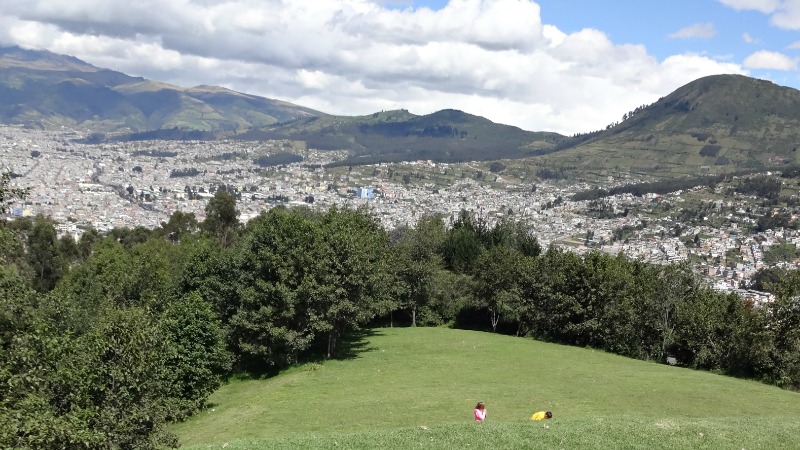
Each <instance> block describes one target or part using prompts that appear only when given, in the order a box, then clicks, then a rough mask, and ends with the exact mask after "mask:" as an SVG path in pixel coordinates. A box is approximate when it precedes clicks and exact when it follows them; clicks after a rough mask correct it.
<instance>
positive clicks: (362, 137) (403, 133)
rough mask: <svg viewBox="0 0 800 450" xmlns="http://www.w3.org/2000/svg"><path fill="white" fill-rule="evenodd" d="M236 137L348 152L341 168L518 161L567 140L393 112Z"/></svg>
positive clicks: (456, 115)
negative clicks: (418, 162) (396, 163)
mask: <svg viewBox="0 0 800 450" xmlns="http://www.w3.org/2000/svg"><path fill="white" fill-rule="evenodd" d="M237 137H238V138H240V139H290V140H302V141H305V142H306V143H307V144H308V146H309V147H311V148H316V149H321V150H342V149H345V150H350V151H351V153H352V154H353V157H352V158H350V159H348V160H347V161H344V162H343V163H342V164H343V165H356V164H372V163H376V162H394V161H413V160H428V159H430V160H433V161H441V162H460V161H475V160H490V159H501V158H520V157H525V156H530V155H532V154H536V153H537V152H538V151H541V150H542V149H550V148H552V147H553V146H554V145H556V144H559V143H561V142H564V141H565V140H566V139H567V138H566V137H564V136H562V135H560V134H558V133H549V132H532V131H525V130H522V129H520V128H517V127H514V126H509V125H501V124H497V123H494V122H492V121H490V120H488V119H485V118H483V117H480V116H474V115H471V114H467V113H465V112H462V111H457V110H453V109H446V110H442V111H438V112H435V113H432V114H428V115H424V116H417V115H414V114H411V113H409V112H408V111H405V110H398V111H388V112H380V113H374V114H372V115H368V116H353V117H347V116H325V117H313V118H308V119H302V120H298V121H295V122H292V123H287V124H278V125H275V126H269V127H262V128H260V129H257V130H252V131H250V132H248V133H244V134H241V135H238V136H237Z"/></svg>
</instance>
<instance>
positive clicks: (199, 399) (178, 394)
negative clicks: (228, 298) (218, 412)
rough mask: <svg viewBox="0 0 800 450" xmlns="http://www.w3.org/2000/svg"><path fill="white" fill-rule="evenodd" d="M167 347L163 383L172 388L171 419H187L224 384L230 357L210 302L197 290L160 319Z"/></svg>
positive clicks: (177, 302) (170, 395)
mask: <svg viewBox="0 0 800 450" xmlns="http://www.w3.org/2000/svg"><path fill="white" fill-rule="evenodd" d="M161 327H162V328H163V330H164V333H165V339H167V340H168V341H169V342H170V345H169V348H168V349H167V350H168V352H167V355H166V361H165V362H164V364H165V367H166V368H167V370H165V371H164V378H165V379H164V380H163V382H164V384H165V385H166V386H167V387H168V389H169V390H170V392H169V394H168V398H169V399H170V408H169V409H170V411H171V413H170V414H169V417H170V419H173V420H185V419H187V418H188V417H189V416H191V415H192V414H194V413H196V412H197V411H199V410H200V409H202V408H203V407H204V406H205V402H206V400H207V399H208V396H209V395H211V393H213V392H214V391H215V390H216V389H217V388H219V386H220V385H221V384H222V377H223V376H224V375H225V374H227V373H228V370H229V369H230V365H231V356H230V354H229V353H228V352H227V351H226V349H225V340H224V337H223V334H222V329H221V328H220V323H219V319H218V318H217V317H216V315H215V314H214V311H213V309H212V307H211V304H210V303H209V302H207V301H205V300H203V298H202V297H201V296H200V295H199V294H198V293H196V292H190V293H189V294H186V295H185V296H183V297H182V298H181V299H179V300H177V301H175V302H174V303H172V304H171V305H170V306H169V308H168V309H167V310H166V311H165V314H164V317H163V318H162V321H161Z"/></svg>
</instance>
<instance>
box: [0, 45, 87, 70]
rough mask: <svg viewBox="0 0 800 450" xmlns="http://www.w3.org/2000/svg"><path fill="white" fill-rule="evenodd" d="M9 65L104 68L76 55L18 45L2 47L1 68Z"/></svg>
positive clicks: (73, 68) (75, 68) (67, 68)
mask: <svg viewBox="0 0 800 450" xmlns="http://www.w3.org/2000/svg"><path fill="white" fill-rule="evenodd" d="M9 67H17V68H26V69H37V70H53V71H78V72H97V71H100V70H102V69H99V68H97V67H95V66H93V65H91V64H89V63H87V62H85V61H81V60H80V59H78V58H76V57H74V56H67V55H59V54H56V53H52V52H49V51H47V50H26V49H23V48H22V47H18V46H14V47H0V68H9Z"/></svg>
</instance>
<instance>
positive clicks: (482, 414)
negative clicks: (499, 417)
mask: <svg viewBox="0 0 800 450" xmlns="http://www.w3.org/2000/svg"><path fill="white" fill-rule="evenodd" d="M484 419H486V410H485V409H478V408H475V421H477V422H483V420H484Z"/></svg>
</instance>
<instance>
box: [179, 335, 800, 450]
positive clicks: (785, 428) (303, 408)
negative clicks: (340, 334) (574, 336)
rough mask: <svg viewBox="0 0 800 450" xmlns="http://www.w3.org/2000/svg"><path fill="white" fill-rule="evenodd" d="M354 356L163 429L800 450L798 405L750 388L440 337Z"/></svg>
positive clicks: (229, 436)
mask: <svg viewBox="0 0 800 450" xmlns="http://www.w3.org/2000/svg"><path fill="white" fill-rule="evenodd" d="M351 345H352V347H351V350H354V352H353V353H352V354H351V358H350V359H346V360H339V361H326V362H325V363H324V364H315V363H312V364H308V365H306V366H303V367H299V368H296V369H292V370H289V371H287V372H285V373H283V374H281V375H279V376H277V377H274V378H271V379H266V380H249V381H234V382H232V383H230V384H228V385H226V386H223V388H222V389H220V390H219V391H218V392H217V393H215V394H213V395H212V397H211V398H210V402H211V403H212V404H213V409H210V410H208V411H206V412H203V413H200V414H199V415H198V416H197V417H195V418H192V419H190V420H189V421H188V422H185V423H181V424H177V425H175V426H174V430H175V431H176V432H177V433H178V435H179V437H180V438H181V442H182V443H183V444H184V445H188V446H193V445H194V446H197V448H206V447H207V446H209V445H214V444H221V443H231V444H233V445H232V446H231V447H230V448H299V447H309V446H312V447H317V448H319V447H324V448H328V447H332V446H338V445H343V447H344V448H378V447H380V448H407V446H406V445H411V446H419V445H421V444H427V445H425V446H426V447H433V448H464V446H463V444H464V442H466V443H469V442H473V443H475V444H476V445H478V444H479V447H480V446H483V444H484V443H489V442H491V443H493V444H492V445H491V446H489V447H491V448H521V447H520V444H522V445H523V446H525V445H528V443H529V440H530V439H531V438H532V436H540V438H541V439H545V440H544V441H543V442H550V443H551V444H552V445H561V447H567V448H580V447H582V448H586V443H587V442H588V443H592V442H594V444H596V445H595V446H600V447H605V448H619V447H620V446H622V447H625V446H626V444H625V443H627V445H642V444H644V443H649V444H651V445H650V446H651V447H653V448H675V447H676V446H677V447H687V446H689V447H694V446H697V445H702V446H705V447H707V448H726V447H727V448H731V445H733V446H737V447H736V448H741V446H745V447H747V448H751V447H761V448H792V447H793V446H796V445H798V444H800V437H798V436H800V435H798V434H797V432H800V424H799V423H798V421H797V418H798V417H800V395H798V394H797V393H793V392H788V391H783V390H780V389H778V388H775V387H770V386H766V385H763V384H759V383H756V382H750V381H744V380H738V379H733V378H728V377H723V376H718V375H714V374H710V373H704V372H698V371H692V370H687V369H681V368H676V367H669V366H663V365H658V364H654V363H647V362H642V361H635V360H630V359H626V358H622V357H619V356H614V355H609V354H606V353H602V352H596V351H592V350H590V349H580V348H573V347H565V346H559V345H553V344H545V343H541V342H536V341H532V340H530V339H522V338H514V337H510V336H502V335H494V334H489V333H481V332H474V331H463V330H451V329H443V328H402V329H398V328H390V329H378V330H374V331H373V333H372V334H371V335H368V336H365V338H364V339H363V340H360V341H356V342H353V343H351ZM477 401H485V402H486V404H487V410H488V422H487V423H485V424H483V425H485V427H484V428H482V429H476V428H475V425H476V424H474V423H472V416H471V412H472V408H473V407H474V405H475V403H476V402H477ZM542 409H547V410H550V411H553V414H554V419H553V420H551V421H550V422H549V424H550V430H548V431H545V430H543V429H541V427H540V426H539V425H538V424H537V426H536V428H535V429H534V427H533V424H532V423H530V422H529V421H528V417H529V416H530V414H531V413H532V412H534V411H537V410H542ZM743 414H745V415H748V416H749V417H747V418H743V417H742V415H743ZM420 427H424V428H420ZM476 430H477V431H476ZM551 431H552V433H553V434H552V435H548V436H545V435H540V433H543V432H548V433H549V432H551ZM701 433H702V434H701ZM704 436H707V437H704ZM428 439H431V440H433V439H437V440H438V441H437V443H436V444H434V443H431V442H430V441H428ZM553 439H555V441H553ZM704 439H705V440H704ZM565 440H566V444H564V442H565ZM559 441H560V442H561V444H559ZM581 443H583V444H581ZM751 444H752V445H751ZM765 445H766V447H765ZM515 446H516V447H515ZM484 447H485V446H484ZM545 447H547V446H545ZM561 447H559V448H561Z"/></svg>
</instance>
